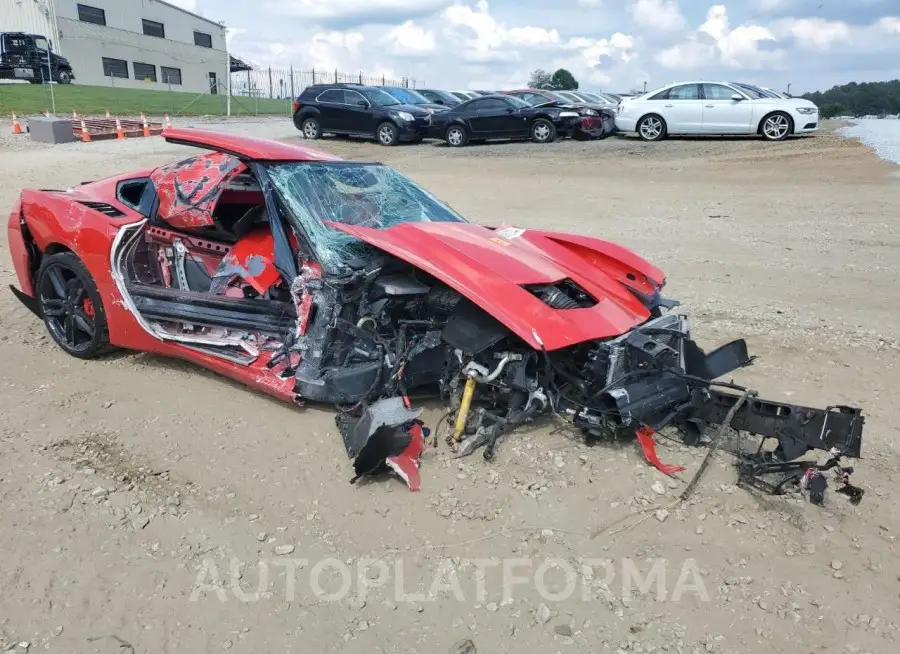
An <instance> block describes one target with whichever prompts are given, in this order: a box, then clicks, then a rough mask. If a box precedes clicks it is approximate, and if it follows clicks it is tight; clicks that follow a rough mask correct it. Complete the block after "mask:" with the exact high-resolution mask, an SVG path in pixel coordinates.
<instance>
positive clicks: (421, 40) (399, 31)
mask: <svg viewBox="0 0 900 654" xmlns="http://www.w3.org/2000/svg"><path fill="white" fill-rule="evenodd" d="M386 38H387V40H388V41H391V42H392V43H393V46H394V49H395V51H397V52H401V53H414V54H421V53H423V52H432V51H434V49H435V44H436V42H435V38H434V32H432V31H431V30H426V29H424V28H422V27H420V26H418V25H416V24H415V23H414V22H413V21H411V20H408V21H406V22H405V23H403V24H402V25H397V26H396V27H394V28H392V29H390V30H388V33H387V34H386Z"/></svg>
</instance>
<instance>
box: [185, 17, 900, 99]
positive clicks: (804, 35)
mask: <svg viewBox="0 0 900 654" xmlns="http://www.w3.org/2000/svg"><path fill="white" fill-rule="evenodd" d="M168 1H169V2H172V3H173V4H177V5H180V6H182V7H184V8H186V9H190V10H192V11H195V12H197V13H199V14H201V15H203V16H204V17H206V18H210V19H213V20H216V21H224V22H225V24H226V25H227V26H228V27H229V35H230V37H229V42H230V49H231V51H232V53H233V54H235V55H236V56H239V57H241V58H243V59H245V60H249V61H251V62H253V63H254V64H257V65H260V66H272V67H283V68H287V67H288V66H289V65H291V64H292V65H293V66H294V68H295V69H297V68H299V69H309V68H313V67H314V68H317V69H327V70H333V69H338V70H341V71H347V72H354V73H356V72H362V73H364V74H366V75H378V76H380V75H385V76H386V77H389V78H395V79H396V78H401V77H409V78H411V79H415V80H418V81H419V82H418V86H423V84H422V83H421V80H424V82H425V83H426V84H425V85H427V86H430V87H433V88H445V89H465V88H471V89H492V90H502V89H511V88H517V87H522V86H525V85H526V82H527V80H528V77H529V73H530V72H531V71H532V70H534V69H536V68H543V69H545V70H548V71H553V70H555V69H557V68H566V69H568V70H570V71H571V72H572V73H573V74H574V75H575V77H576V79H577V80H578V81H579V83H580V86H581V88H582V89H585V90H595V91H596V90H609V91H613V92H616V91H620V92H625V91H628V90H631V89H642V88H643V87H644V85H645V84H646V85H647V89H648V90H649V89H653V88H656V87H659V86H663V85H665V84H668V83H671V82H675V81H679V80H688V79H729V80H735V81H745V82H750V83H756V84H762V85H764V86H768V87H770V88H775V89H777V90H784V89H786V88H787V85H788V84H791V85H792V86H791V92H792V93H795V94H799V93H803V92H806V91H813V90H826V89H828V88H830V87H832V86H834V85H837V84H844V83H847V82H850V81H858V82H862V81H881V80H888V79H897V78H900V0H729V1H722V0H720V2H719V3H715V2H710V1H709V0H168Z"/></svg>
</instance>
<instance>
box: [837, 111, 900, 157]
mask: <svg viewBox="0 0 900 654" xmlns="http://www.w3.org/2000/svg"><path fill="white" fill-rule="evenodd" d="M840 133H841V136H849V137H854V138H858V139H859V140H860V141H862V142H863V143H864V144H865V145H868V146H869V147H872V148H874V149H875V152H876V153H877V154H878V156H879V157H881V158H882V159H886V160H887V161H893V162H894V163H898V164H900V120H888V119H882V120H878V119H875V120H872V119H866V120H857V121H854V123H853V124H852V125H849V126H848V127H843V128H841V131H840Z"/></svg>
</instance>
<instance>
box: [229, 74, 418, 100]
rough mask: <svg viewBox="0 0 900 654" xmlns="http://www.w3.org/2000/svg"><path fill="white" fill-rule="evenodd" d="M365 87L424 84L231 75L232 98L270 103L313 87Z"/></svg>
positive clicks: (383, 79) (363, 77) (351, 77)
mask: <svg viewBox="0 0 900 654" xmlns="http://www.w3.org/2000/svg"><path fill="white" fill-rule="evenodd" d="M329 83H330V84H338V83H345V84H354V83H355V84H368V85H370V86H403V87H406V88H413V89H414V88H416V85H418V86H423V85H424V83H425V82H424V81H423V80H415V79H410V78H408V77H403V78H401V79H391V78H390V77H385V76H381V77H377V76H372V75H364V74H363V73H361V72H360V73H347V72H341V71H339V70H316V69H311V70H294V69H293V68H256V69H253V70H245V71H240V72H236V73H232V74H231V95H233V96H243V97H248V98H266V99H270V100H288V99H291V100H292V99H293V98H296V97H297V96H298V95H299V94H300V92H301V91H302V90H303V89H305V88H306V87H307V86H310V85H312V84H329Z"/></svg>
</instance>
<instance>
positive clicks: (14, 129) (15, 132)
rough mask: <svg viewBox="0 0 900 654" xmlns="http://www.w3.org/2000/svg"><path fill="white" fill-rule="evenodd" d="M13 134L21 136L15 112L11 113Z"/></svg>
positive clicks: (20, 128)
mask: <svg viewBox="0 0 900 654" xmlns="http://www.w3.org/2000/svg"><path fill="white" fill-rule="evenodd" d="M12 117H13V134H23V133H24V132H23V131H22V126H21V125H20V124H19V119H18V118H16V112H13V115H12Z"/></svg>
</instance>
